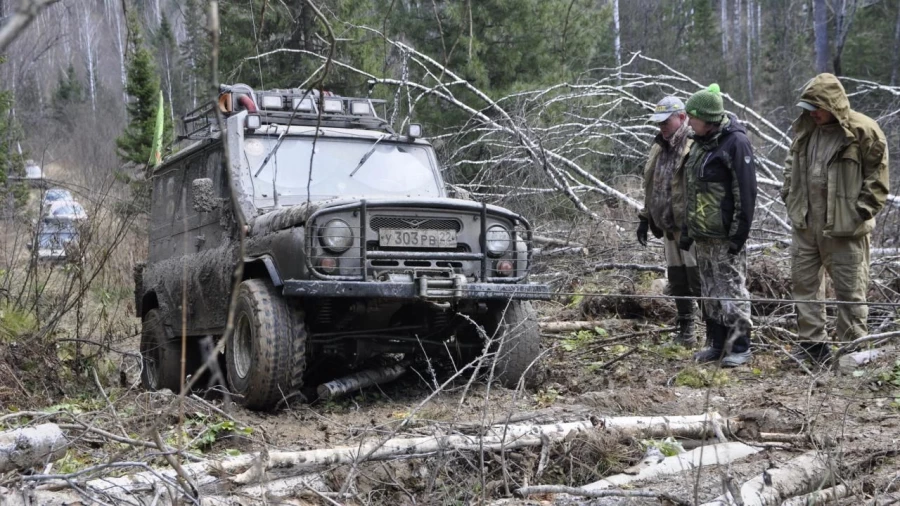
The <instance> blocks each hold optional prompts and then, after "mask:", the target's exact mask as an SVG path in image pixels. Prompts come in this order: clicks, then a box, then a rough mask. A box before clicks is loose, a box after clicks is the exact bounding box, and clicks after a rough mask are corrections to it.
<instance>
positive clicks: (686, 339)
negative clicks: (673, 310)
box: [675, 314, 697, 348]
mask: <svg viewBox="0 0 900 506" xmlns="http://www.w3.org/2000/svg"><path fill="white" fill-rule="evenodd" d="M675 326H676V328H677V330H676V331H675V344H678V345H681V346H684V347H685V348H694V347H695V346H697V338H696V337H694V315H692V314H691V315H680V314H679V315H678V318H677V319H676V320H675Z"/></svg>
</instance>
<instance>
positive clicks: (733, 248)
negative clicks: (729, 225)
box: [728, 242, 744, 255]
mask: <svg viewBox="0 0 900 506" xmlns="http://www.w3.org/2000/svg"><path fill="white" fill-rule="evenodd" d="M743 248H744V245H743V244H742V245H740V246H738V245H737V244H736V243H733V242H730V243H728V254H729V255H737V254H738V253H740V252H741V250H742V249H743Z"/></svg>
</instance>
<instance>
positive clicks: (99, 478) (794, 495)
mask: <svg viewBox="0 0 900 506" xmlns="http://www.w3.org/2000/svg"><path fill="white" fill-rule="evenodd" d="M741 424H742V420H741V419H740V418H732V419H726V418H724V417H722V416H721V415H719V414H717V413H707V414H702V415H694V416H672V417H668V416H655V417H598V416H596V415H594V416H589V417H588V418H587V419H582V420H580V421H569V422H560V423H550V424H543V425H537V424H529V423H514V424H499V425H493V426H488V427H484V426H481V427H479V426H478V425H476V424H469V425H466V424H463V425H460V426H456V427H455V428H449V427H444V428H442V429H439V430H435V432H434V433H433V434H431V435H427V436H417V437H409V436H401V435H396V437H390V438H382V439H375V440H368V441H366V440H363V441H360V442H359V443H357V444H354V445H352V446H343V447H337V448H323V449H313V450H305V451H274V450H272V451H262V452H259V453H254V454H246V455H240V456H236V457H229V458H224V459H218V460H217V459H207V460H201V461H199V462H193V463H190V464H186V465H180V466H175V467H173V468H164V469H151V468H150V467H149V466H147V465H146V464H143V463H139V462H130V463H128V462H119V463H115V464H110V465H107V466H106V467H104V466H98V468H96V469H94V470H93V472H81V473H75V474H74V475H69V476H66V475H49V474H48V475H42V474H40V473H39V472H34V471H30V474H29V473H25V474H23V475H22V476H21V477H20V481H19V485H17V486H15V487H9V488H0V504H3V505H32V504H47V505H62V504H73V503H79V502H85V501H87V502H91V501H100V502H106V503H125V502H128V503H142V504H159V505H163V504H181V503H182V501H185V500H186V501H188V502H193V503H199V504H209V505H214V504H257V503H259V502H260V501H273V500H279V499H285V498H290V497H295V496H296V495H297V494H298V491H301V492H303V493H304V494H313V495H316V496H321V497H325V498H330V497H337V496H339V495H340V494H341V493H344V492H345V491H343V490H341V491H340V492H338V491H335V490H333V489H332V488H331V487H330V486H329V480H326V479H325V478H324V475H323V474H322V473H323V471H333V470H336V469H339V468H342V467H344V468H347V467H352V468H355V467H356V466H358V465H361V464H363V463H365V462H370V461H391V460H398V459H404V460H407V459H411V458H422V457H429V456H436V455H442V454H451V453H454V452H455V453H459V452H468V453H476V454H477V453H479V452H485V453H497V452H500V453H503V454H505V453H509V452H513V451H519V450H521V449H524V448H529V447H530V448H541V450H540V453H541V456H542V458H541V462H540V464H538V467H539V470H538V472H536V473H534V475H533V476H534V477H535V479H537V477H540V476H541V473H540V468H542V467H544V466H545V465H546V462H545V459H544V458H543V455H545V454H546V453H547V452H546V449H547V448H548V447H549V446H552V445H560V444H565V441H570V440H571V439H572V437H573V435H575V434H578V433H596V434H600V433H602V434H607V435H608V436H612V437H613V438H614V439H617V440H620V441H629V440H630V441H634V440H636V439H645V440H646V439H648V438H649V439H662V438H667V437H677V438H685V439H689V440H695V441H696V440H700V441H701V442H706V443H707V444H705V445H703V446H700V447H698V448H694V449H693V450H691V451H687V452H684V453H681V454H678V455H672V456H669V457H665V458H663V457H662V456H661V454H658V455H660V458H659V459H655V458H654V459H649V458H648V459H644V461H643V462H642V463H641V464H640V465H638V466H634V467H632V468H630V469H629V470H628V472H627V474H616V475H611V476H607V477H606V478H604V479H602V480H599V481H596V482H593V483H589V484H586V485H584V486H581V487H571V486H557V485H537V486H524V487H520V488H519V489H518V490H515V489H512V490H515V491H516V493H517V494H518V495H519V496H524V497H527V496H529V495H534V494H545V495H546V494H551V495H552V494H558V495H559V497H561V498H564V497H571V496H573V495H575V496H579V495H580V496H585V497H596V498H604V497H606V498H614V497H620V498H625V497H628V498H630V499H629V500H647V501H651V503H652V501H660V500H662V501H667V502H668V503H672V504H692V503H691V502H690V501H689V500H688V499H689V498H686V497H677V496H675V495H672V494H671V493H668V492H664V491H654V490H653V484H654V483H660V482H665V481H666V477H667V476H671V475H675V474H678V473H682V472H685V471H688V472H691V471H697V472H699V470H700V469H701V468H708V469H709V471H705V472H706V473H707V475H716V473H718V472H719V471H716V470H717V469H719V470H721V469H727V468H728V466H729V465H732V464H734V463H736V462H740V461H741V460H742V459H746V458H749V457H751V456H753V455H756V454H759V453H760V452H762V451H764V449H765V448H770V447H772V446H771V445H774V447H776V448H777V447H780V446H779V445H781V446H783V445H789V444H807V445H810V444H815V443H821V441H813V440H811V439H810V438H808V437H805V436H800V437H797V436H796V435H788V434H779V433H759V435H760V436H764V437H770V438H771V439H775V440H777V439H780V440H782V441H776V442H756V443H754V442H748V441H744V442H738V441H731V442H729V441H727V439H726V438H727V437H728V434H731V433H732V431H737V430H738V428H739V427H741ZM39 436H40V437H39ZM0 441H5V442H7V446H3V447H2V448H3V452H5V453H2V455H3V456H4V457H6V460H0V463H4V464H5V465H6V466H7V467H5V469H7V470H9V469H16V470H19V471H26V470H28V469H35V468H36V469H40V468H43V467H44V466H45V465H46V464H47V463H48V462H52V461H53V460H54V459H56V458H59V457H60V456H61V455H62V453H63V452H64V449H65V445H66V439H65V436H64V434H63V431H62V430H61V429H60V428H59V427H58V426H56V425H54V424H44V425H41V426H38V427H34V428H31V429H19V430H17V431H12V432H10V433H5V434H0ZM9 441H13V442H18V443H16V448H18V449H19V450H22V449H24V448H25V447H29V448H33V451H31V452H20V453H18V454H16V456H15V457H10V456H11V455H13V454H14V453H15V452H12V451H9V450H8V448H10V446H9V445H10V444H12V443H9ZM24 441H28V443H24ZM785 441H786V442H785ZM748 443H749V444H748ZM757 443H758V444H757ZM536 451H537V450H536ZM26 455H27V458H26V457H25V456H26ZM122 470H133V471H136V472H132V474H127V475H124V476H112V474H111V473H112V472H113V471H115V472H116V474H119V473H121V471H122ZM839 478H840V476H839V475H838V472H837V466H836V465H835V463H834V461H833V460H832V459H831V458H830V457H829V456H828V454H827V449H824V448H823V449H817V450H812V451H808V452H806V453H804V454H802V455H800V456H799V457H796V458H794V459H792V460H789V461H787V462H783V463H782V464H780V465H777V466H770V467H769V468H768V469H765V471H764V472H762V473H759V474H758V475H757V476H755V477H754V478H752V479H750V480H749V481H747V482H746V483H743V484H738V483H732V484H731V486H730V487H725V492H724V493H723V494H722V495H721V496H719V497H716V498H714V499H712V500H709V501H708V502H706V503H705V504H704V505H703V506H725V505H732V504H744V505H759V506H766V505H775V504H821V503H822V501H827V500H832V501H833V500H835V499H837V498H841V497H848V496H850V495H851V494H852V489H851V487H849V486H847V484H846V483H844V484H840V481H838V479H839ZM7 483H9V482H7ZM839 484H840V485H839ZM329 500H330V499H329ZM326 502H328V501H326ZM648 504H650V503H648Z"/></svg>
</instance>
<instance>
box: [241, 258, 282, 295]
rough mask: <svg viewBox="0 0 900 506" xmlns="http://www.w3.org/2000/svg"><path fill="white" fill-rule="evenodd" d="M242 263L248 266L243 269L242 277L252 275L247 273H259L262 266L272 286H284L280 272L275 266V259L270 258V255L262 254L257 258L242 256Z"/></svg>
mask: <svg viewBox="0 0 900 506" xmlns="http://www.w3.org/2000/svg"><path fill="white" fill-rule="evenodd" d="M244 265H245V266H247V267H248V268H245V269H244V279H247V278H248V277H253V276H248V274H257V275H259V274H261V272H260V271H261V270H262V269H263V268H264V269H265V272H266V273H267V274H268V275H269V279H270V280H271V281H272V285H273V286H276V287H277V286H284V281H283V280H282V279H281V274H279V272H278V268H276V267H275V261H274V260H272V257H271V256H269V255H262V256H260V257H257V258H244Z"/></svg>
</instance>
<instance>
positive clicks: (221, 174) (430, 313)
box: [135, 85, 549, 409]
mask: <svg viewBox="0 0 900 506" xmlns="http://www.w3.org/2000/svg"><path fill="white" fill-rule="evenodd" d="M214 107H218V108H219V109H220V111H221V112H222V114H223V115H224V116H225V120H224V122H225V129H224V131H220V130H219V128H218V127H217V122H216V120H215V115H214V113H215V110H214V109H213V108H214ZM382 107H385V104H384V103H383V101H378V100H374V99H369V98H348V97H339V96H333V95H330V94H328V93H323V94H319V93H317V92H313V93H310V92H306V91H303V90H299V89H293V90H273V91H265V92H263V91H259V92H256V91H254V90H252V89H250V88H249V87H247V86H245V85H234V86H222V89H221V95H220V97H219V100H218V102H217V103H215V104H210V105H209V106H207V107H201V108H199V109H198V110H196V111H194V112H192V113H189V114H188V115H186V116H185V117H184V118H183V120H184V121H183V123H184V128H185V131H184V133H183V135H184V136H185V137H186V138H187V139H189V140H191V141H192V143H190V144H189V145H188V146H187V147H184V148H183V149H181V150H179V151H177V152H176V153H175V154H173V155H171V156H168V157H167V159H165V160H164V162H163V163H162V164H161V165H159V166H158V167H157V168H156V169H155V170H154V171H153V174H152V199H151V200H152V201H151V210H150V220H149V223H150V231H149V236H150V237H149V258H148V259H147V262H146V264H145V265H143V266H139V268H138V269H137V270H136V275H135V281H136V288H135V305H136V307H137V312H138V315H139V316H140V317H141V318H142V320H143V334H142V339H141V354H142V356H143V371H142V376H141V377H142V380H143V384H144V386H145V387H146V388H148V389H160V388H169V389H173V390H176V389H178V387H179V384H180V382H181V380H182V377H181V365H180V359H181V349H182V343H181V336H182V333H183V332H184V334H185V335H187V341H186V349H187V372H188V374H190V373H191V371H193V370H194V368H195V367H196V366H197V365H198V363H199V362H200V360H201V358H200V356H201V353H200V352H199V348H200V347H199V345H198V342H199V341H200V338H202V337H203V336H209V335H211V336H220V335H222V334H223V332H224V329H225V325H226V317H227V313H228V307H229V298H230V294H231V290H232V286H233V279H232V277H233V272H234V270H235V266H236V262H243V281H242V282H241V283H240V287H239V293H238V297H237V307H236V315H235V321H234V325H235V327H234V328H235V330H234V334H233V336H232V337H231V338H230V339H229V341H228V342H227V343H226V347H225V358H224V363H225V367H224V369H225V373H226V374H225V375H226V377H227V382H228V387H229V389H230V390H231V392H232V393H233V394H234V395H235V397H236V399H237V400H238V401H239V402H240V403H242V404H243V405H245V406H247V407H249V408H251V409H270V408H272V407H273V406H275V405H276V404H277V403H278V402H279V401H280V400H281V399H282V398H283V397H285V396H288V395H289V394H290V393H292V392H296V391H298V389H300V387H301V386H302V382H303V379H304V376H305V375H307V374H310V373H311V372H313V371H315V372H316V374H321V373H322V369H323V368H324V369H326V372H327V369H328V368H333V367H335V365H336V364H337V365H339V366H341V367H342V368H343V369H347V368H348V367H349V368H351V369H352V368H354V367H362V366H363V365H364V364H365V363H366V361H367V360H369V359H373V358H375V359H377V358H378V356H382V355H385V354H404V355H406V356H415V355H422V354H428V356H429V357H434V358H437V357H438V356H442V357H444V358H445V359H447V358H449V359H452V360H453V364H455V365H456V366H457V367H461V366H462V364H464V363H469V362H468V361H471V360H472V359H473V358H476V357H479V356H482V351H489V352H495V355H493V354H492V355H485V356H490V357H496V360H495V361H493V360H492V361H491V363H492V367H493V368H492V370H493V376H494V377H495V378H499V379H500V380H501V381H502V382H503V383H505V384H506V385H514V384H517V383H518V382H519V381H520V380H524V381H523V382H524V383H526V384H528V383H533V382H535V381H537V380H538V379H539V377H540V372H539V371H540V368H539V366H538V364H537V363H536V362H537V360H536V359H537V358H538V357H539V354H540V339H539V333H538V327H537V321H536V318H535V313H534V310H533V309H532V307H531V304H530V302H528V299H547V298H549V290H548V288H547V287H546V286H544V285H537V284H529V283H527V282H526V278H527V276H528V270H529V266H530V264H531V255H532V249H531V234H532V231H531V227H530V225H529V224H528V221H527V220H526V219H525V218H523V217H522V216H520V215H518V214H516V213H513V212H511V211H509V210H506V209H504V208H501V207H497V206H493V205H487V204H483V203H478V202H474V201H472V200H467V199H456V198H449V197H448V192H447V189H446V188H445V185H444V182H443V180H442V177H441V170H440V166H439V164H438V160H437V158H436V155H435V151H434V148H433V147H432V145H431V144H429V143H428V142H426V141H424V140H423V139H421V138H420V136H421V128H420V126H419V125H410V126H409V128H408V132H407V133H406V134H405V135H398V134H397V133H395V132H394V131H393V129H392V128H391V126H390V125H389V124H388V123H387V122H386V121H384V120H383V119H381V118H380V117H379V116H378V115H377V111H376V109H378V108H382ZM226 145H227V147H228V151H229V160H228V162H229V163H228V165H227V166H226V165H225V156H224V151H225V146H226ZM229 179H230V180H232V181H233V185H234V189H235V192H236V202H234V201H233V200H232V198H231V197H230V188H229ZM234 206H237V207H239V211H240V212H241V213H242V214H243V216H244V217H245V218H246V223H247V225H246V227H247V228H246V241H245V244H244V248H243V251H241V250H240V248H239V230H238V225H237V223H238V221H237V220H236V216H235V213H236V211H238V209H236V208H235V207H234ZM482 362H485V361H484V360H483V361H482ZM445 363H447V362H445Z"/></svg>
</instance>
